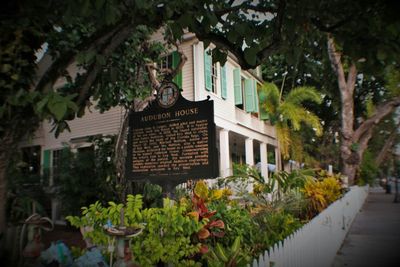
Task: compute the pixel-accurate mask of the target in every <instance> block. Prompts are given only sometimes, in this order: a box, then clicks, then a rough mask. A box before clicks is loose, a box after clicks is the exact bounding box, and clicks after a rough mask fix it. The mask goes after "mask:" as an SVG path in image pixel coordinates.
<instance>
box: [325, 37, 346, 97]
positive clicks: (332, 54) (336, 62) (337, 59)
mask: <svg viewBox="0 0 400 267" xmlns="http://www.w3.org/2000/svg"><path fill="white" fill-rule="evenodd" d="M328 56H329V61H330V62H331V66H332V69H333V71H334V72H335V73H336V75H337V77H338V82H339V87H340V86H341V85H345V84H346V78H345V75H344V70H343V65H342V62H341V53H339V52H338V51H337V50H336V47H335V40H334V39H333V37H332V35H330V34H328ZM340 89H342V88H340Z"/></svg>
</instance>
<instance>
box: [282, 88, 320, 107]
mask: <svg viewBox="0 0 400 267" xmlns="http://www.w3.org/2000/svg"><path fill="white" fill-rule="evenodd" d="M304 101H311V102H314V103H317V104H321V103H322V97H321V94H320V93H319V92H318V91H317V90H316V89H315V88H314V87H309V86H301V87H296V88H294V89H292V90H291V91H290V92H289V93H288V94H287V96H286V98H285V102H289V103H292V104H294V105H301V103H303V102H304Z"/></svg>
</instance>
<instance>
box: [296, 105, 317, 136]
mask: <svg viewBox="0 0 400 267" xmlns="http://www.w3.org/2000/svg"><path fill="white" fill-rule="evenodd" d="M297 112H298V113H297V114H298V116H299V118H300V122H303V123H305V124H306V125H308V126H310V127H311V128H313V129H314V131H315V134H316V135H317V136H321V135H322V132H323V128H322V125H321V122H320V119H319V117H318V116H317V115H315V114H314V113H312V112H310V111H308V110H307V109H305V108H301V109H298V110H297Z"/></svg>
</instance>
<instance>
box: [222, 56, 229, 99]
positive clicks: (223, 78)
mask: <svg viewBox="0 0 400 267" xmlns="http://www.w3.org/2000/svg"><path fill="white" fill-rule="evenodd" d="M221 97H222V98H223V99H227V98H228V92H227V89H226V63H225V65H224V66H223V67H221Z"/></svg>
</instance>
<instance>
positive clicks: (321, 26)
mask: <svg viewBox="0 0 400 267" xmlns="http://www.w3.org/2000/svg"><path fill="white" fill-rule="evenodd" d="M352 19H354V17H353V16H348V17H347V18H344V19H342V20H340V21H338V22H336V23H335V24H333V25H330V26H327V25H324V24H323V23H322V21H321V20H320V19H319V18H311V19H310V21H311V23H312V24H313V25H314V26H315V27H316V28H317V29H318V30H320V31H321V32H326V33H333V32H334V31H335V30H336V29H337V28H340V27H342V26H343V25H345V24H346V23H348V22H350V21H352Z"/></svg>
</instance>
